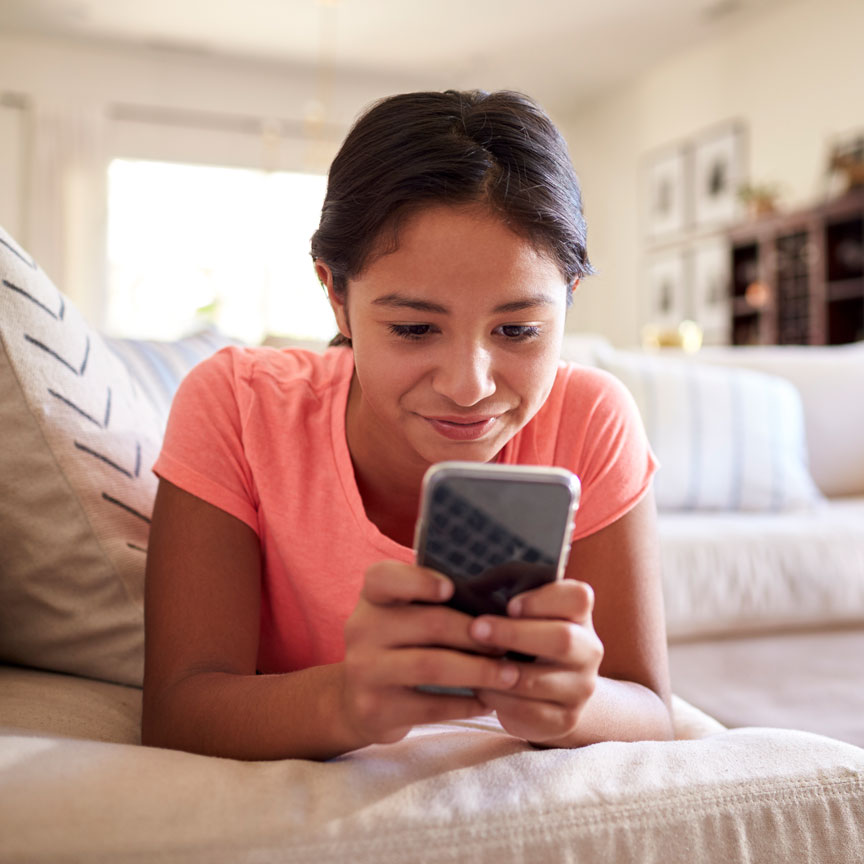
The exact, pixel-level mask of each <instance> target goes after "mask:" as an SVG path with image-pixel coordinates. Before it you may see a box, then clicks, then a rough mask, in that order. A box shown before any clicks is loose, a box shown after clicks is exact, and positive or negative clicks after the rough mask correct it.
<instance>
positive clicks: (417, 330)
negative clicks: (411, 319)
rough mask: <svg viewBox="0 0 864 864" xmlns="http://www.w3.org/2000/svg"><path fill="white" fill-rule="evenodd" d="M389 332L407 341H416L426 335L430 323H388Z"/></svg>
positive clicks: (429, 329)
mask: <svg viewBox="0 0 864 864" xmlns="http://www.w3.org/2000/svg"><path fill="white" fill-rule="evenodd" d="M389 329H390V332H391V333H393V334H395V335H396V336H398V337H399V338H400V339H405V340H407V341H409V342H416V341H417V340H419V339H422V338H423V337H424V336H427V335H428V334H429V333H430V332H431V330H432V325H431V324H390V325H389Z"/></svg>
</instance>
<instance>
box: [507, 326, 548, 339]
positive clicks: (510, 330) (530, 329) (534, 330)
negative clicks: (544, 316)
mask: <svg viewBox="0 0 864 864" xmlns="http://www.w3.org/2000/svg"><path fill="white" fill-rule="evenodd" d="M500 330H501V332H502V333H503V334H504V336H506V337H507V339H508V341H510V342H526V341H527V340H528V339H534V338H535V337H537V336H539V335H540V328H539V327H537V326H535V325H533V324H505V325H503V326H502V327H501V328H500Z"/></svg>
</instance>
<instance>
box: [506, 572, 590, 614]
mask: <svg viewBox="0 0 864 864" xmlns="http://www.w3.org/2000/svg"><path fill="white" fill-rule="evenodd" d="M593 611H594V589H593V588H592V587H591V586H590V585H589V584H588V583H587V582H578V581H576V580H575V579H561V580H558V581H556V582H549V583H547V584H546V585H543V586H541V587H540V588H535V589H534V590H533V591H526V592H525V593H523V594H519V595H517V596H516V597H514V598H513V599H512V600H510V602H509V603H508V604H507V614H508V615H510V616H511V617H513V618H561V619H565V620H568V621H574V622H576V623H577V624H589V623H590V621H591V613H592V612H593Z"/></svg>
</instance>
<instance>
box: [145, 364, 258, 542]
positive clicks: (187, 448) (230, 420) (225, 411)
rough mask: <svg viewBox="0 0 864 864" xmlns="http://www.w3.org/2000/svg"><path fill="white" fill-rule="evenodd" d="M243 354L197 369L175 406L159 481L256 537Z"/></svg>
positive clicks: (156, 469)
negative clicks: (243, 525) (238, 523)
mask: <svg viewBox="0 0 864 864" xmlns="http://www.w3.org/2000/svg"><path fill="white" fill-rule="evenodd" d="M243 350H244V349H238V348H225V349H223V350H221V351H219V352H217V353H216V354H214V355H212V356H211V357H209V358H207V359H206V360H204V361H203V362H201V363H199V364H198V365H197V366H195V367H194V368H193V369H192V370H191V371H190V372H189V374H188V375H187V376H186V377H185V378H184V379H183V381H182V382H181V384H180V387H179V389H178V390H177V393H176V395H175V397H174V401H173V402H172V404H171V412H170V414H169V416H168V425H167V428H166V431H165V438H164V440H163V443H162V450H161V452H160V454H159V458H158V459H157V460H156V463H155V465H154V466H153V472H154V473H155V474H156V475H157V476H158V477H160V478H162V479H164V480H167V481H168V482H170V483H173V484H174V485H175V486H178V487H180V488H181V489H183V490H184V491H186V492H189V493H190V494H192V495H195V496H196V497H197V498H201V499H202V500H204V501H207V502H208V503H209V504H213V505H214V506H215V507H218V508H219V509H221V510H224V511H226V512H227V513H230V514H231V515H232V516H235V517H236V518H237V519H240V520H241V521H243V522H245V523H246V524H247V525H249V526H250V527H251V528H252V529H253V530H254V531H256V532H257V531H258V516H257V494H256V490H255V484H254V480H253V477H252V472H251V470H250V467H249V464H248V462H247V459H246V455H245V450H244V445H243V413H244V412H243V406H242V405H241V404H240V401H239V397H238V391H239V392H244V388H242V386H241V384H242V381H241V379H242V371H241V369H242V357H243V354H242V352H243Z"/></svg>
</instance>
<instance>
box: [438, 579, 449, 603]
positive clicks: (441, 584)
mask: <svg viewBox="0 0 864 864" xmlns="http://www.w3.org/2000/svg"><path fill="white" fill-rule="evenodd" d="M452 590H453V583H452V582H451V581H450V580H449V579H440V580H439V581H438V596H439V597H440V598H441V599H442V600H447V599H448V598H449V597H450V594H451V592H452Z"/></svg>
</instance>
